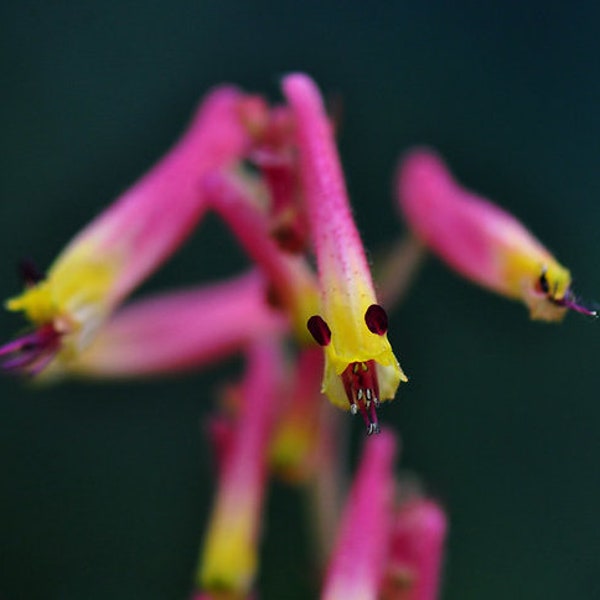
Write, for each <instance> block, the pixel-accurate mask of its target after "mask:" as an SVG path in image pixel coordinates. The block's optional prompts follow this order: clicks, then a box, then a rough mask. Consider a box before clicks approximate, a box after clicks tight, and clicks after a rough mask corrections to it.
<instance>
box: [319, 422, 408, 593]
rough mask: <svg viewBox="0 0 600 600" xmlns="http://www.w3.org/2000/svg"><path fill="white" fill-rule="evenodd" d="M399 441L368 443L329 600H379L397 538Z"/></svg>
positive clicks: (339, 542) (329, 580)
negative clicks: (395, 501)
mask: <svg viewBox="0 0 600 600" xmlns="http://www.w3.org/2000/svg"><path fill="white" fill-rule="evenodd" d="M395 455H396V440H395V436H394V435H393V434H392V433H391V432H390V431H386V430H384V431H382V432H381V435H379V436H377V437H374V438H368V439H367V440H366V441H365V444H364V448H363V454H362V457H361V461H360V465H359V467H358V471H357V473H356V475H355V478H354V482H353V484H352V489H351V490H350V494H349V496H348V500H347V503H346V507H345V509H344V513H343V515H342V521H341V523H340V529H339V533H338V536H337V539H336V543H335V548H334V551H333V555H332V558H331V562H330V564H329V568H328V572H327V575H326V578H325V585H324V588H323V594H322V596H321V598H323V600H338V599H339V600H341V599H342V598H343V599H344V600H370V599H373V600H375V599H376V598H378V591H379V588H380V585H381V582H382V579H383V573H384V569H385V562H386V559H387V548H388V545H389V540H390V536H391V527H390V525H391V518H392V505H393V493H394V459H395Z"/></svg>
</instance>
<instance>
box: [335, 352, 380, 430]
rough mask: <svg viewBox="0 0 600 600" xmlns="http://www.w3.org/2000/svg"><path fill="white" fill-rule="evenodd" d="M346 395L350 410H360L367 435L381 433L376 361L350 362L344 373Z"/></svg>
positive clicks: (353, 412) (354, 411) (355, 411)
mask: <svg viewBox="0 0 600 600" xmlns="http://www.w3.org/2000/svg"><path fill="white" fill-rule="evenodd" d="M342 381H343V383H344V389H345V390H346V396H347V398H348V402H349V403H350V412H351V413H352V414H354V415H355V414H356V413H358V412H360V414H361V416H362V418H363V421H364V422H365V425H366V426H367V435H371V434H373V433H379V423H378V421H377V410H376V409H377V407H378V406H379V384H378V382H377V371H376V370H375V361H373V360H368V361H366V362H354V363H350V364H349V365H348V366H347V367H346V369H345V370H344V372H343V373H342Z"/></svg>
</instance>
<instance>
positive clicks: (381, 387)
mask: <svg viewBox="0 0 600 600" xmlns="http://www.w3.org/2000/svg"><path fill="white" fill-rule="evenodd" d="M282 90H283V96H284V98H285V103H284V104H282V105H278V106H270V105H269V104H268V103H267V102H266V101H265V100H264V99H263V98H262V97H259V96H254V95H249V94H246V93H243V92H241V91H239V90H237V89H234V88H229V87H222V88H218V89H216V90H214V91H213V92H211V93H210V94H209V95H208V96H207V97H206V99H205V100H204V101H203V103H202V104H201V106H200V108H199V110H198V113H197V115H196V116H195V117H194V119H193V120H192V122H191V123H190V125H189V127H188V129H187V131H186V133H185V134H184V135H183V137H182V138H181V139H180V140H179V142H178V143H177V144H176V145H175V146H174V147H173V148H172V149H171V150H170V151H169V152H168V154H167V155H166V156H165V157H164V158H163V159H162V160H161V161H160V162H159V163H158V164H157V165H156V166H155V167H153V168H152V169H151V170H150V171H149V173H148V174H146V175H145V176H144V177H143V178H142V179H141V180H140V181H139V182H137V183H136V184H135V185H134V186H133V187H132V188H130V189H129V190H128V191H126V192H125V193H124V194H123V195H122V197H120V198H119V199H118V200H117V201H116V202H115V203H114V204H113V205H112V206H111V207H109V208H108V209H107V210H106V211H105V212H104V213H102V214H101V215H100V216H98V217H97V218H96V219H95V220H93V221H92V222H91V223H90V224H89V225H88V226H87V227H85V228H84V230H83V231H82V232H81V233H80V234H78V235H77V236H76V237H75V238H74V239H73V240H72V241H71V242H70V243H69V244H68V245H67V247H66V248H65V249H64V251H63V252H62V253H61V254H60V255H59V257H58V258H57V259H56V261H55V262H54V263H53V265H52V266H51V267H50V268H49V270H48V272H47V273H46V274H42V273H40V272H38V271H37V269H36V268H35V267H34V266H33V265H32V264H31V263H29V262H27V263H23V264H22V265H21V273H22V277H23V283H24V290H23V292H22V293H21V294H20V295H18V296H16V297H14V298H11V299H10V300H8V301H7V303H6V307H7V308H8V309H9V310H11V311H19V312H22V313H23V314H24V316H25V317H26V318H27V320H28V321H29V323H30V326H29V328H28V329H27V331H26V332H25V333H24V334H23V335H21V336H20V337H18V338H16V339H14V340H12V341H10V342H9V343H7V344H5V345H4V346H2V347H0V369H1V370H3V371H5V372H9V373H22V374H27V375H29V376H31V377H34V378H35V379H39V380H55V379H59V378H62V377H68V376H80V377H83V376H85V377H90V378H123V377H140V376H150V375H152V376H156V375H160V374H166V373H173V372H177V371H183V370H186V369H194V368H200V367H203V366H205V365H207V364H210V363H211V362H214V361H218V360H220V359H221V358H223V357H226V356H228V355H230V354H232V353H242V355H243V356H244V357H245V364H246V370H245V373H244V375H243V378H242V380H241V383H240V384H239V385H236V386H232V387H230V388H228V389H227V391H226V392H225V393H224V394H223V397H222V398H220V402H219V408H218V410H217V412H216V413H215V415H214V417H213V419H212V420H211V422H210V427H209V428H208V431H209V433H210V437H211V442H212V444H213V447H214V454H215V460H216V463H217V467H218V468H217V472H218V482H217V486H216V492H215V497H214V505H213V510H212V513H211V515H210V518H209V521H208V525H207V529H206V535H205V537H204V540H203V542H202V547H201V550H200V558H199V562H198V568H197V574H196V577H195V590H196V591H195V592H194V594H195V596H194V597H195V598H197V599H198V600H199V599H200V598H206V599H208V598H213V599H215V598H216V599H220V598H233V599H243V598H250V597H253V594H254V593H255V589H254V582H255V578H256V574H257V571H258V568H259V565H258V545H259V541H260V532H261V523H262V520H263V504H264V496H265V491H266V489H267V488H266V485H267V481H268V480H269V478H270V477H280V478H282V479H283V480H285V481H287V482H288V483H289V484H290V485H295V486H298V488H299V489H301V490H303V491H304V492H305V493H306V494H307V495H308V496H309V497H310V498H311V500H312V502H311V506H312V507H313V511H314V514H313V518H312V521H313V522H314V524H315V528H314V529H315V531H314V533H315V536H314V538H315V563H316V564H315V567H316V568H317V569H319V570H323V571H324V572H325V573H326V574H325V577H324V580H323V584H322V595H321V597H322V598H325V599H327V600H333V599H337V598H340V599H342V598H343V599H344V600H352V599H354V598H355V599H357V600H358V599H369V598H373V599H375V598H380V599H384V600H392V599H398V600H428V599H429V600H432V599H434V598H436V597H437V595H438V591H439V581H440V572H441V566H442V556H443V545H444V538H445V533H446V527H447V524H446V516H445V513H444V510H443V509H442V507H441V506H440V505H439V504H438V503H437V502H435V501H434V500H433V499H430V498H428V497H426V496H425V495H424V494H423V492H421V491H420V490H419V489H418V486H415V485H414V483H408V482H406V481H403V480H400V479H399V478H398V477H397V476H396V475H395V464H394V463H395V455H396V451H397V446H398V439H397V435H396V434H395V433H393V432H392V431H391V430H390V429H389V428H388V427H381V426H380V423H379V418H378V412H377V411H378V408H379V406H380V404H381V403H382V402H384V401H390V400H393V399H394V397H395V395H396V392H397V389H398V386H399V384H400V383H401V382H406V381H407V377H406V376H405V374H404V372H403V371H402V368H401V367H400V364H399V362H398V360H397V358H396V355H395V354H394V352H393V350H392V347H391V345H390V341H389V340H388V336H387V333H388V316H387V312H386V308H387V309H388V310H389V309H391V308H393V306H394V304H396V303H397V300H398V297H399V296H400V295H401V292H402V291H403V287H404V286H406V285H407V283H408V280H409V279H410V277H409V275H410V274H411V273H412V271H414V269H415V268H416V267H417V266H418V264H419V262H420V259H421V257H422V255H423V252H424V250H425V249H426V248H428V249H430V250H431V251H432V252H434V253H436V254H437V255H438V256H439V257H440V258H441V259H442V260H444V261H445V262H447V263H448V264H449V265H450V266H451V267H452V268H454V269H455V270H456V271H457V272H459V273H461V274H462V275H464V276H466V277H467V278H469V279H471V280H473V281H474V282H476V283H478V284H480V285H482V286H484V287H486V288H489V289H491V290H493V291H495V292H497V293H500V294H502V295H504V296H506V297H509V298H513V299H519V300H521V301H522V302H523V303H524V304H525V305H526V306H527V307H528V309H529V310H530V314H531V317H532V318H535V319H543V320H548V321H556V320H559V319H561V318H562V317H563V316H564V314H565V312H566V310H567V309H574V310H576V311H578V312H581V313H584V314H588V315H595V311H593V310H592V309H589V308H586V307H585V306H583V305H582V304H581V303H580V302H579V301H578V299H577V298H576V297H575V295H574V293H573V292H572V290H571V278H570V274H569V271H568V270H567V269H565V268H564V267H562V266H561V265H560V264H559V263H558V262H557V261H556V259H555V258H554V257H553V256H552V255H551V254H550V252H549V251H548V250H546V249H545V248H544V246H543V245H542V244H541V243H540V242H538V241H537V240H536V239H535V238H534V237H533V236H532V235H531V234H530V233H529V232H528V231H527V230H526V229H525V227H524V226H523V225H521V224H520V223H519V222H518V221H517V220H516V219H515V218H514V217H512V216H511V215H509V214H508V213H506V212H505V211H503V210H502V209H500V208H499V207H497V206H495V205H494V204H492V203H491V202H489V201H487V200H484V199H482V198H480V197H478V196H477V195H475V194H473V193H471V192H468V191H466V190H464V189H463V188H462V187H460V186H459V184H457V183H456V182H455V181H454V180H453V179H452V177H451V175H450V174H449V172H448V171H447V169H446V168H445V166H444V164H443V163H442V161H441V160H440V159H439V158H438V157H437V156H436V155H435V154H434V153H433V152H431V151H429V150H425V149H419V150H416V151H413V152H412V153H411V154H409V155H408V156H406V157H405V158H404V160H403V161H402V162H401V165H400V167H399V170H398V177H397V185H396V192H397V194H396V195H397V200H398V206H399V208H400V210H401V212H402V214H403V217H404V219H405V221H406V223H407V224H408V226H409V229H410V231H411V233H410V234H409V236H408V237H407V239H406V240H405V241H404V243H403V244H402V245H401V246H398V247H397V248H396V249H395V250H394V251H393V253H392V254H391V256H390V258H389V260H388V262H387V268H386V269H383V270H382V271H381V273H382V276H381V279H380V280H379V281H377V282H376V283H377V285H375V284H374V282H373V279H372V276H371V272H370V269H369V264H368V262H367V260H366V257H365V251H364V249H363V246H362V243H361V240H360V236H359V233H358V231H357V228H356V225H355V223H354V221H353V217H352V212H351V209H350V204H349V201H348V195H347V191H346V187H345V183H344V177H343V174H342V169H341V165H340V160H339V157H338V154H337V150H336V145H335V139H334V133H335V132H334V128H333V127H332V124H331V122H330V120H329V119H328V117H327V113H326V111H325V108H324V105H323V101H322V99H321V96H320V93H319V91H318V89H317V87H316V85H315V84H314V83H313V81H312V80H311V79H310V78H308V77H307V76H305V75H302V74H291V75H288V76H287V77H285V78H284V80H283V83H282ZM208 211H212V212H214V213H216V214H217V215H218V216H219V217H220V218H221V219H222V220H223V221H224V223H225V224H226V225H227V226H228V227H229V228H230V229H231V231H232V232H233V234H234V236H235V238H236V239H237V241H238V242H239V244H240V245H241V246H242V247H243V249H244V250H245V252H246V253H247V255H248V257H249V258H250V260H251V262H252V264H253V266H252V268H250V269H249V270H248V271H247V272H245V273H241V274H237V275H235V276H233V277H231V278H230V279H228V280H226V281H222V282H218V283H213V284H210V285H203V286H199V287H197V288H190V289H185V290H179V291H174V292H168V293H164V294H161V295H157V296H154V297H151V298H147V299H142V300H137V301H134V302H132V303H130V304H126V305H124V306H121V305H122V303H123V301H124V300H125V298H126V297H127V295H128V294H129V293H130V292H131V291H132V290H133V289H134V288H135V287H136V286H137V285H139V284H140V282H142V281H143V280H144V278H146V277H147V276H148V275H149V274H150V273H151V272H153V271H154V270H155V269H157V268H158V267H159V266H160V265H161V264H162V263H163V262H164V261H165V260H166V259H167V258H168V257H169V256H170V255H171V254H172V253H173V252H174V251H175V250H176V249H177V248H178V247H179V246H180V245H181V244H182V242H183V241H184V240H185V238H186V237H187V236H188V235H189V234H190V233H191V232H192V231H193V230H194V228H195V226H196V225H197V224H198V222H199V221H200V219H201V218H202V216H203V215H204V214H205V213H206V212H208ZM376 290H377V291H379V292H380V298H379V299H378V297H377V294H376ZM384 306H385V307H386V308H384ZM214 323H218V324H219V327H218V328H215V327H214V326H213V324H214ZM323 395H325V396H326V397H327V398H328V399H329V400H330V401H331V404H328V403H327V402H325V401H324V400H323ZM337 409H342V410H344V411H348V412H350V413H352V414H359V415H360V416H361V418H362V420H363V421H364V423H365V426H366V432H367V434H368V437H367V438H366V439H365V442H364V447H363V450H362V455H361V457H360V460H359V465H358V467H357V470H356V473H355V475H354V477H353V480H352V482H351V484H350V485H347V482H346V481H345V478H344V473H345V471H346V470H345V468H344V461H345V456H344V452H343V448H342V447H341V446H342V444H341V440H343V438H344V436H343V435H342V431H343V428H344V426H345V425H346V420H342V419H341V418H340V415H342V413H341V412H340V411H339V410H337ZM371 434H379V435H371ZM346 487H349V490H348V492H347V493H346Z"/></svg>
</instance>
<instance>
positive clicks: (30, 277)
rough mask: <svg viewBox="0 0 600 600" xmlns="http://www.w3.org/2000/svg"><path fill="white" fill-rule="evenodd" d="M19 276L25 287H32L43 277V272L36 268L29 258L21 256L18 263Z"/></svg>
mask: <svg viewBox="0 0 600 600" xmlns="http://www.w3.org/2000/svg"><path fill="white" fill-rule="evenodd" d="M18 271H19V277H20V278H21V281H22V282H23V283H24V284H25V287H32V286H34V285H35V284H36V283H39V282H40V281H42V279H44V274H43V273H42V272H41V271H40V270H39V269H38V268H37V266H36V265H35V263H34V262H33V261H32V260H31V259H29V258H22V259H21V260H20V261H19V265H18Z"/></svg>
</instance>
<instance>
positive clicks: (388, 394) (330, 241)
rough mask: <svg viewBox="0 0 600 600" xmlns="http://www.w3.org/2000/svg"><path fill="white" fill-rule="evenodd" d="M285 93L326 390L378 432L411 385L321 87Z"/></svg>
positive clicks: (301, 81) (292, 79) (287, 87)
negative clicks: (384, 408) (390, 330)
mask: <svg viewBox="0 0 600 600" xmlns="http://www.w3.org/2000/svg"><path fill="white" fill-rule="evenodd" d="M283 91H284V94H285V96H286V98H287V99H288V101H289V103H290V106H291V108H292V113H293V115H294V117H295V124H296V137H297V144H298V149H299V153H300V175H301V184H302V188H303V193H304V198H305V202H306V213H307V220H308V224H309V228H310V233H311V237H312V242H313V247H314V250H315V253H316V257H317V265H318V269H319V284H320V288H321V307H320V314H318V315H314V316H313V317H312V318H311V319H310V320H309V322H308V329H309V331H310V332H311V334H312V335H313V337H314V339H315V340H316V341H317V343H318V344H319V345H321V346H323V347H324V350H325V374H324V378H323V386H322V390H323V392H324V393H325V394H327V396H328V397H329V399H330V400H331V401H332V402H333V403H334V404H336V405H337V406H339V407H341V408H344V409H346V410H351V411H352V412H353V413H356V412H360V413H361V415H362V417H363V419H364V421H365V423H366V425H367V431H368V433H374V432H376V431H378V428H379V426H378V423H377V415H376V410H375V409H376V407H377V406H378V405H379V402H380V401H382V400H391V399H392V398H394V396H395V393H396V389H397V387H398V384H399V383H400V381H402V380H406V377H405V375H404V373H403V372H402V370H401V368H400V365H399V364H398V361H397V360H396V357H395V356H394V353H393V352H392V348H391V346H390V343H389V341H388V338H387V315H386V314H385V311H384V310H383V308H382V307H381V306H379V305H378V304H377V298H376V296H375V291H374V288H373V282H372V280H371V273H370V271H369V267H368V265H367V260H366V257H365V252H364V250H363V247H362V243H361V240H360V237H359V235H358V231H357V229H356V226H355V224H354V221H353V219H352V214H351V212H350V205H349V202H348V196H347V193H346V187H345V184H344V178H343V174H342V169H341V165H340V161H339V158H338V155H337V151H336V148H335V143H334V139H333V132H332V128H331V125H330V123H329V121H328V119H327V115H326V114H325V110H324V107H323V102H322V100H321V96H320V94H319V90H318V89H317V87H316V85H315V84H314V82H313V81H312V80H311V79H310V78H308V77H307V76H306V75H302V74H292V75H288V76H287V77H286V78H285V79H284V80H283Z"/></svg>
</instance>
